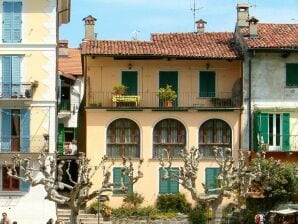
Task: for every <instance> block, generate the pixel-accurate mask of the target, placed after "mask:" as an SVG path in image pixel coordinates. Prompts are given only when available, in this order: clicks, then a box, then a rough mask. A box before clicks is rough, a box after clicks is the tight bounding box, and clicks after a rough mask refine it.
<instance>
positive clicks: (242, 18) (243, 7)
mask: <svg viewBox="0 0 298 224" xmlns="http://www.w3.org/2000/svg"><path fill="white" fill-rule="evenodd" d="M236 9H237V26H239V27H248V22H247V20H248V19H249V5H248V4H247V3H238V4H237V7H236Z"/></svg>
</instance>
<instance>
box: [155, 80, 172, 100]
mask: <svg viewBox="0 0 298 224" xmlns="http://www.w3.org/2000/svg"><path fill="white" fill-rule="evenodd" d="M157 96H158V97H159V99H160V100H161V101H175V100H176V99H177V94H176V92H175V90H173V89H172V86H171V85H168V84H167V85H166V87H165V88H163V87H161V88H159V90H158V94H157Z"/></svg>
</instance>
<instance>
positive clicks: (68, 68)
mask: <svg viewBox="0 0 298 224" xmlns="http://www.w3.org/2000/svg"><path fill="white" fill-rule="evenodd" d="M66 50H67V51H68V55H65V56H60V55H59V58H58V70H59V71H60V72H62V73H65V74H69V75H82V63H81V49H79V48H67V49H66Z"/></svg>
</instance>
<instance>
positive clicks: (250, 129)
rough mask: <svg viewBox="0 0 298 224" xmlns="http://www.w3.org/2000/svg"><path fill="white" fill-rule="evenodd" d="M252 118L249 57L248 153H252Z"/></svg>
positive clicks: (249, 65)
mask: <svg viewBox="0 0 298 224" xmlns="http://www.w3.org/2000/svg"><path fill="white" fill-rule="evenodd" d="M251 131H252V116H251V56H250V55H249V59H248V133H249V142H248V145H249V151H252V139H251V138H252V133H251Z"/></svg>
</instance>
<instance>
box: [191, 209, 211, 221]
mask: <svg viewBox="0 0 298 224" xmlns="http://www.w3.org/2000/svg"><path fill="white" fill-rule="evenodd" d="M207 216H208V212H207V210H206V209H205V208H203V207H196V208H194V209H192V210H191V211H190V212H189V213H188V219H189V221H191V222H192V223H193V224H205V223H207V219H208V217H207Z"/></svg>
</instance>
